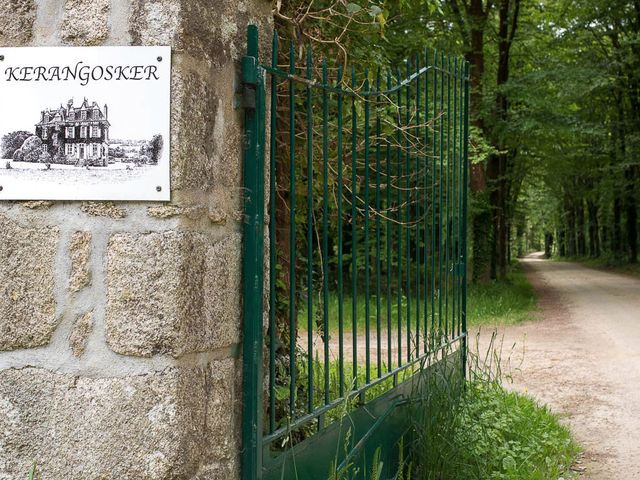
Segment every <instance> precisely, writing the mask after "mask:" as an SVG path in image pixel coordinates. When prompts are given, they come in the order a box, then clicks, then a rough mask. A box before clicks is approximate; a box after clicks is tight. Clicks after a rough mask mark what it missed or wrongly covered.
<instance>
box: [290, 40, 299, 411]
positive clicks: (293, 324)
mask: <svg viewBox="0 0 640 480" xmlns="http://www.w3.org/2000/svg"><path fill="white" fill-rule="evenodd" d="M295 62H296V54H295V44H294V43H293V40H292V41H291V44H290V45H289V75H290V76H289V202H290V204H291V206H290V209H289V257H290V260H289V376H290V382H289V415H291V416H293V412H294V411H295V407H296V390H297V387H296V341H297V336H298V328H297V324H298V312H297V309H296V97H295V88H296V84H295V82H294V80H293V76H294V75H295V74H296V63H295Z"/></svg>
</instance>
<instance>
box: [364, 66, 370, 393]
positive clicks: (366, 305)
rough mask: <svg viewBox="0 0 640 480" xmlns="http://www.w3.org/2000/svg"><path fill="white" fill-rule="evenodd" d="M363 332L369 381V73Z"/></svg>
mask: <svg viewBox="0 0 640 480" xmlns="http://www.w3.org/2000/svg"><path fill="white" fill-rule="evenodd" d="M364 77H365V78H364V331H365V339H364V342H365V360H366V362H365V378H366V383H367V384H368V383H369V382H370V381H371V345H370V343H371V335H370V327H371V325H370V323H371V308H370V306H369V301H370V298H371V297H370V294H371V291H370V285H369V283H370V278H369V274H370V272H369V268H370V265H369V206H370V205H369V177H370V175H369V122H370V111H369V71H368V70H366V69H365V71H364Z"/></svg>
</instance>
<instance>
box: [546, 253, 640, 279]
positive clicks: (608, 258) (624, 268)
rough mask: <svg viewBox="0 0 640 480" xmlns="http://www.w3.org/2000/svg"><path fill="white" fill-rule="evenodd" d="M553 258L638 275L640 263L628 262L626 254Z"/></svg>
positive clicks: (598, 268) (639, 274) (639, 273)
mask: <svg viewBox="0 0 640 480" xmlns="http://www.w3.org/2000/svg"><path fill="white" fill-rule="evenodd" d="M553 260H556V261H559V262H576V263H580V264H582V265H584V266H585V267H590V268H595V269H597V270H606V271H610V272H615V273H624V274H626V275H634V276H637V277H640V263H629V262H628V261H627V258H626V256H624V257H619V256H615V255H611V254H607V255H603V256H601V257H598V258H592V257H558V256H554V257H553Z"/></svg>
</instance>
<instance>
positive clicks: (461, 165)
mask: <svg viewBox="0 0 640 480" xmlns="http://www.w3.org/2000/svg"><path fill="white" fill-rule="evenodd" d="M464 68H465V67H464V61H462V62H460V70H459V72H458V73H459V75H460V113H459V114H458V115H459V117H460V140H459V141H460V146H459V149H460V153H459V155H460V159H459V160H460V162H459V166H458V168H459V176H460V193H459V202H460V227H459V228H460V234H459V235H460V253H459V257H458V262H459V263H460V267H459V268H460V309H459V312H458V323H459V325H460V332H461V333H462V334H464V330H463V329H462V297H463V282H464V278H463V276H462V273H463V272H462V267H463V263H462V262H463V258H464V254H465V251H464V248H463V245H464V242H463V239H464V237H465V236H466V235H467V231H466V230H465V228H466V227H465V226H464V222H465V218H464V215H465V213H464V201H463V195H464V191H465V189H466V188H467V186H466V184H465V183H464V173H463V172H464V169H465V162H466V159H465V157H464V142H465V138H464V122H465V117H464V88H465V81H464Z"/></svg>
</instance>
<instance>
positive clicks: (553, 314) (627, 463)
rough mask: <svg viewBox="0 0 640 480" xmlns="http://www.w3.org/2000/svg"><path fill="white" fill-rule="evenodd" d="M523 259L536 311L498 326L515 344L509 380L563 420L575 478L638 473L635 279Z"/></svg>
mask: <svg viewBox="0 0 640 480" xmlns="http://www.w3.org/2000/svg"><path fill="white" fill-rule="evenodd" d="M523 264H524V267H525V270H526V271H527V274H528V276H529V279H530V281H531V282H532V284H533V286H534V288H535V289H536V291H537V293H538V295H539V299H540V302H539V304H540V314H539V315H540V317H541V318H540V319H539V320H538V321H534V322H528V323H525V324H522V325H519V326H515V327H504V328H503V329H501V331H500V334H501V335H502V334H504V345H505V346H507V345H509V347H510V346H511V345H513V344H514V343H515V345H516V346H515V347H514V350H513V351H512V352H511V355H512V357H513V358H512V361H511V365H512V367H513V365H519V368H518V369H514V370H513V372H512V373H513V376H514V383H513V385H512V387H513V388H515V389H517V390H520V391H526V392H528V393H530V394H532V395H533V396H534V397H536V398H537V399H539V400H540V401H541V402H542V403H546V404H548V405H549V407H550V408H551V409H552V410H553V411H554V412H555V413H557V414H559V415H560V416H561V417H562V418H563V421H564V422H566V423H567V424H568V425H570V427H571V429H572V431H573V433H574V435H575V438H576V439H577V440H578V442H579V443H580V444H581V445H582V446H583V447H584V449H585V453H584V455H583V457H582V459H581V460H580V463H579V464H578V465H577V466H576V469H577V470H578V471H582V475H583V476H582V477H581V478H585V479H592V480H634V479H640V279H636V278H632V277H630V276H625V275H619V274H613V273H608V272H603V271H599V270H593V269H589V268H586V267H583V266H580V265H577V264H575V263H565V262H552V261H547V260H542V259H541V256H540V255H539V254H534V255H531V256H529V257H527V258H526V259H524V261H523ZM505 353H508V352H505ZM503 355H504V353H503Z"/></svg>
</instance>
